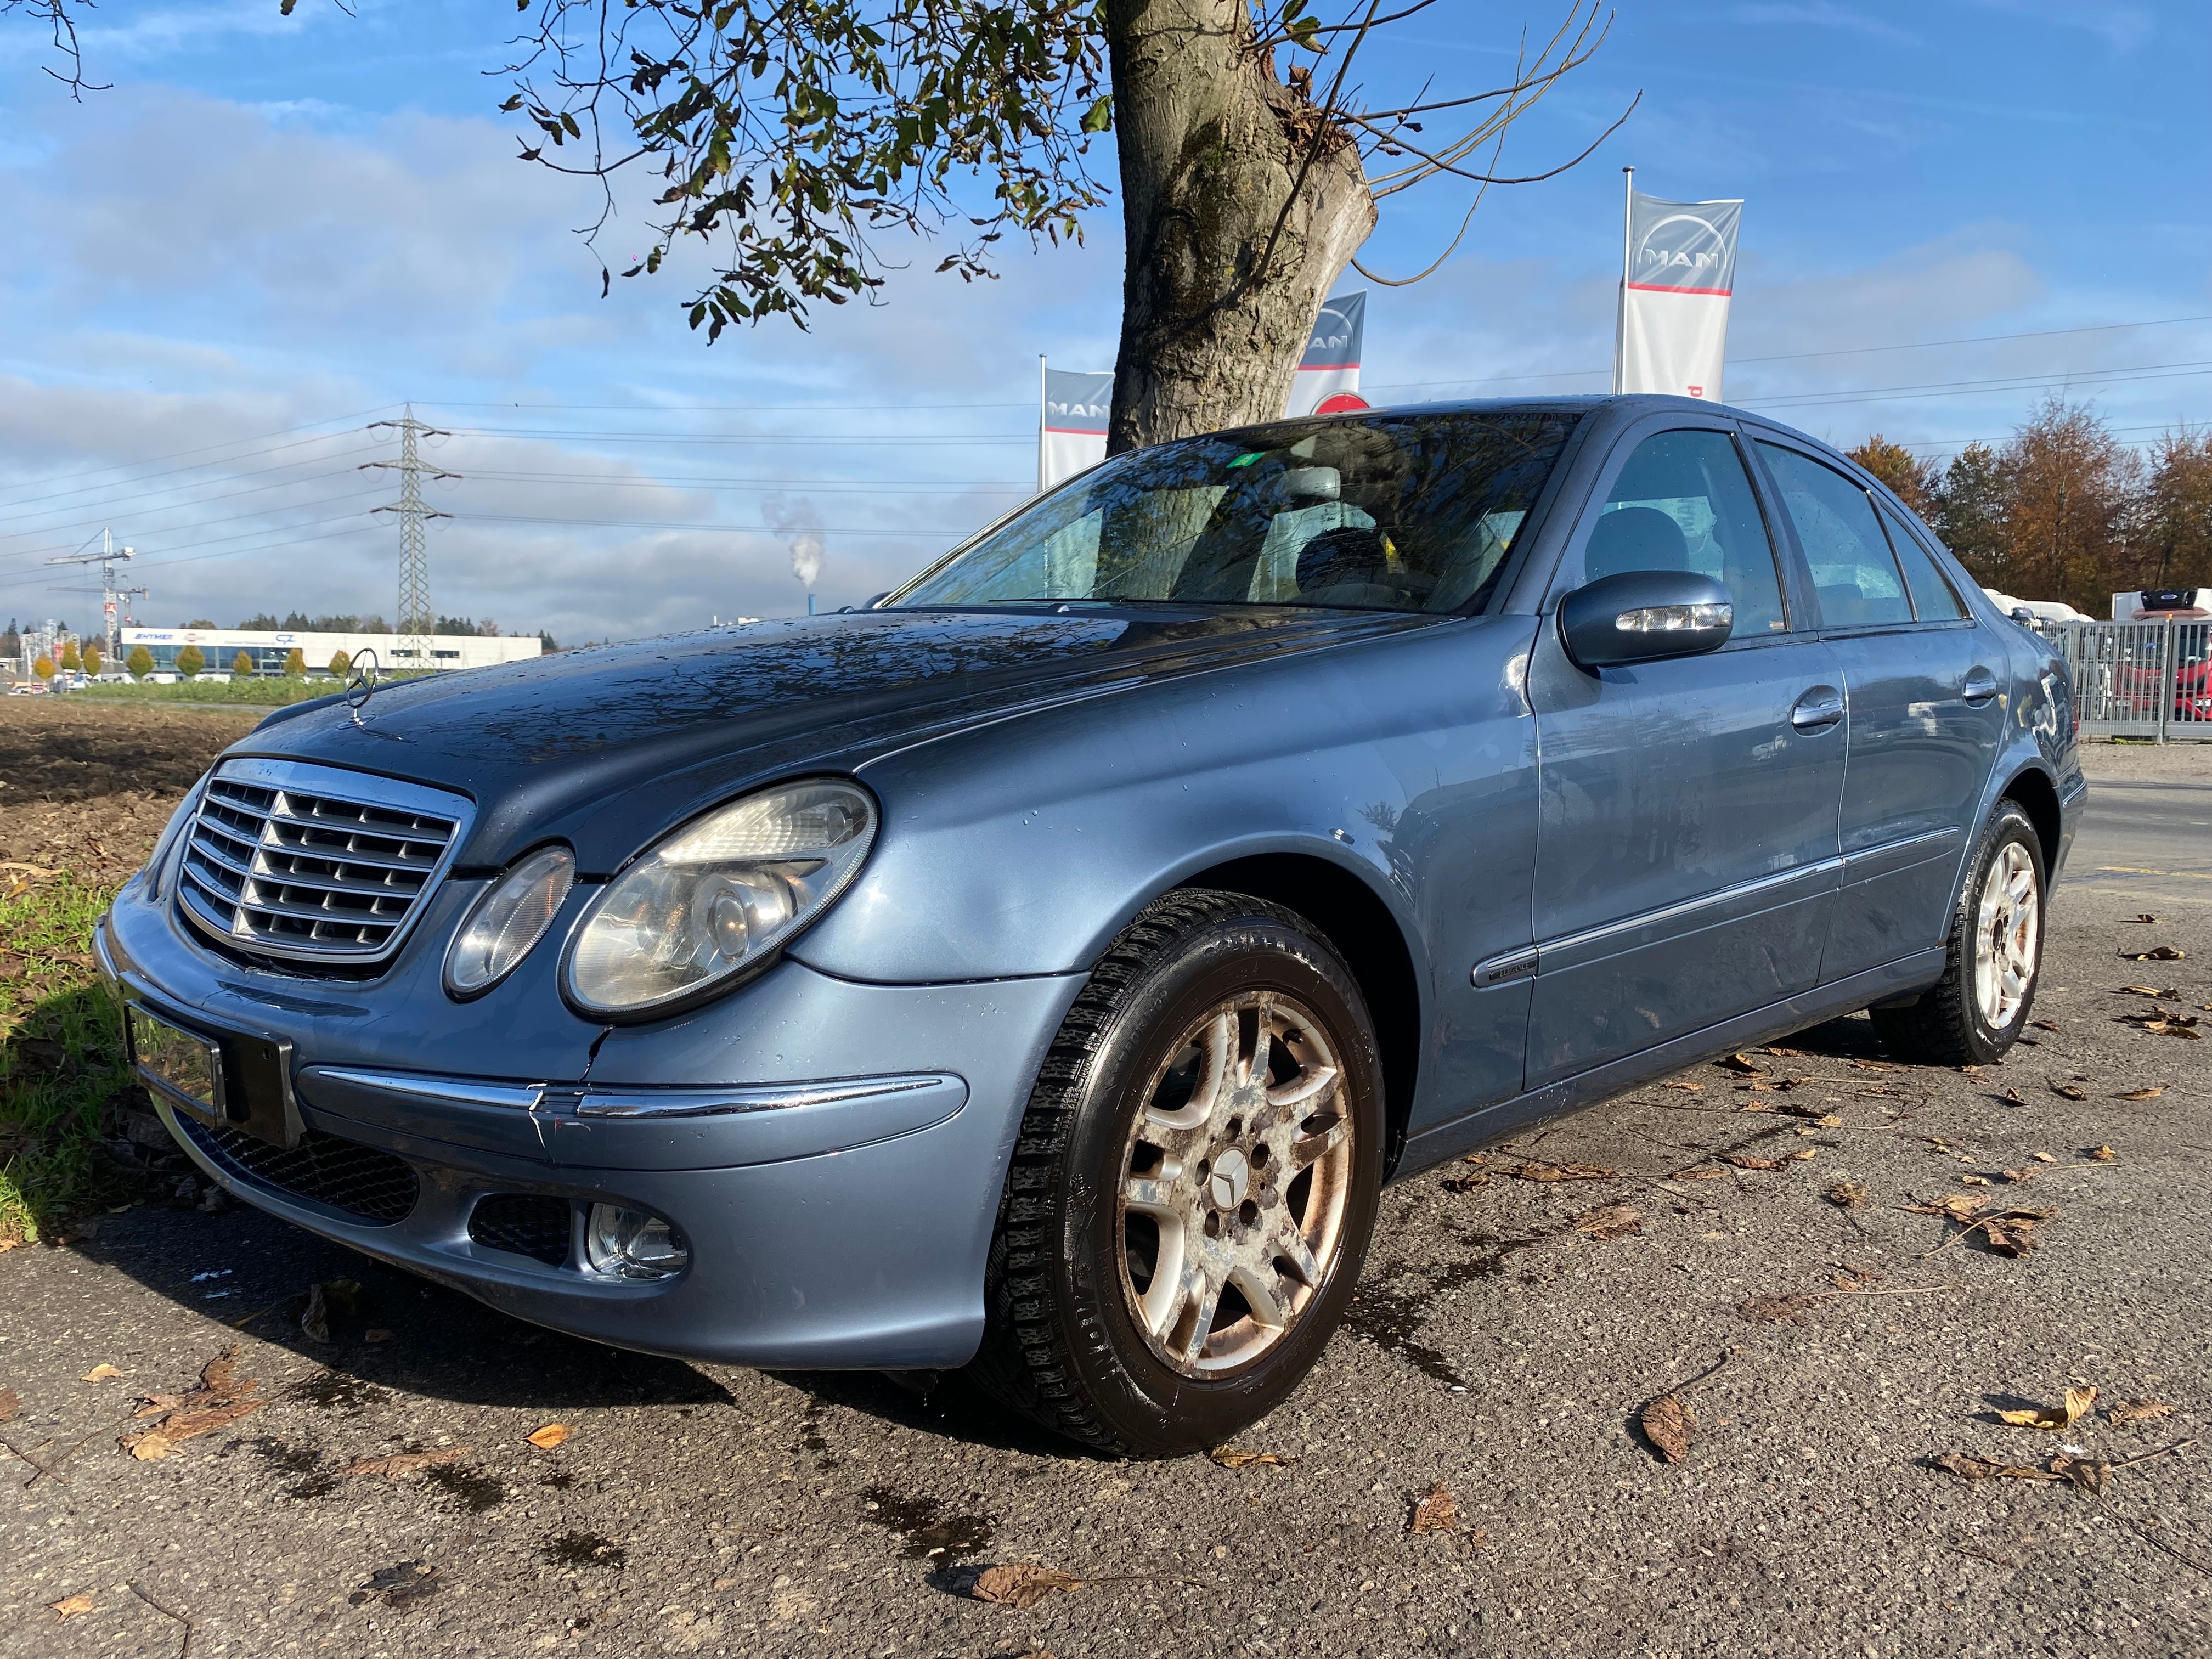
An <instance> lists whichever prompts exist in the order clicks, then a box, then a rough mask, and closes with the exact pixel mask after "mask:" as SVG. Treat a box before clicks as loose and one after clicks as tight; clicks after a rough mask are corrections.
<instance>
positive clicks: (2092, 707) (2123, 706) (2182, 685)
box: [2037, 622, 2212, 743]
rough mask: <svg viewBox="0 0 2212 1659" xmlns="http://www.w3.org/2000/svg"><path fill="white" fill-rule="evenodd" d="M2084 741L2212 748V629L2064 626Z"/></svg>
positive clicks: (2053, 633)
mask: <svg viewBox="0 0 2212 1659" xmlns="http://www.w3.org/2000/svg"><path fill="white" fill-rule="evenodd" d="M2037 631H2038V632H2039V633H2041V634H2043V635H2045V636H2046V637H2047V638H2049V639H2050V640H2051V641H2053V642H2054V643H2055V644H2056V645H2057V647H2058V648H2059V650H2060V652H2061V653H2063V655H2064V656H2065V659H2066V665H2067V667H2068V668H2069V669H2070V670H2071V671H2072V672H2073V676H2074V695H2075V697H2077V698H2078V699H2079V700H2080V702H2081V735H2082V736H2084V737H2100V738H2155V739H2156V740H2157V741H2159V742H2160V743H2166V742H2169V741H2182V742H2191V741H2196V742H2212V659H2208V654H2207V652H2208V646H2212V637H2208V636H2212V623H2203V622H2147V623H2108V622H2090V623H2051V624H2046V625H2045V626H2044V627H2042V628H2039V629H2038V630H2037Z"/></svg>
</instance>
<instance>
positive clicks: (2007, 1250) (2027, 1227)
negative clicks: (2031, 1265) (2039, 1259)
mask: <svg viewBox="0 0 2212 1659" xmlns="http://www.w3.org/2000/svg"><path fill="white" fill-rule="evenodd" d="M2057 1213H2058V1212H2057V1211H2056V1210H2007V1211H2006V1212H2004V1213H2003V1214H2002V1215H1998V1216H1992V1217H1990V1218H1989V1219H1988V1220H1987V1221H1985V1222H1984V1223H1983V1224H1982V1237H1984V1239H1986V1240H1988V1242H1989V1247H1990V1249H1992V1250H1995V1251H1996V1253H1997V1254H1998V1255H2010V1256H2022V1255H2033V1253H2034V1250H2035V1225H2036V1223H2038V1222H2039V1221H2046V1220H2048V1219H2050V1218H2051V1217H2052V1216H2054V1215H2056V1214H2057Z"/></svg>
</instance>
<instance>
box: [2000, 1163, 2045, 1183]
mask: <svg viewBox="0 0 2212 1659" xmlns="http://www.w3.org/2000/svg"><path fill="white" fill-rule="evenodd" d="M2000 1173H2002V1175H2003V1176H2004V1178H2005V1179H2006V1180H2007V1181H2009V1182H2013V1183H2014V1184H2015V1186H2019V1185H2023V1184H2025V1183H2026V1182H2031V1181H2033V1180H2034V1179H2035V1177H2036V1176H2037V1175H2038V1174H2039V1173H2040V1171H2039V1170H2032V1169H2029V1168H2028V1167H2027V1165H2026V1164H2022V1165H2021V1167H2020V1168H2019V1169H2017V1170H2002V1171H2001V1172H2000Z"/></svg>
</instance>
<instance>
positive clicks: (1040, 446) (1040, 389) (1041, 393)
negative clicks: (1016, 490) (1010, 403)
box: [1037, 351, 1045, 495]
mask: <svg viewBox="0 0 2212 1659" xmlns="http://www.w3.org/2000/svg"><path fill="white" fill-rule="evenodd" d="M1044 404H1045V377H1044V353H1042V351H1040V352H1038V353H1037V494H1038V495H1043V494H1044V489H1045V476H1044V441H1045V440H1044V415H1045V407H1044Z"/></svg>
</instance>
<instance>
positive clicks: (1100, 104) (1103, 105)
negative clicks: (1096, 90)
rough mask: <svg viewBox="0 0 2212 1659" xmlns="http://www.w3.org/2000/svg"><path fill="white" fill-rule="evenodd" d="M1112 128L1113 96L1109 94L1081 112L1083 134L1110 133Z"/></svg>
mask: <svg viewBox="0 0 2212 1659" xmlns="http://www.w3.org/2000/svg"><path fill="white" fill-rule="evenodd" d="M1113 128H1114V96H1113V94H1111V93H1109V94H1107V95H1106V96H1105V97H1103V98H1101V99H1100V100H1098V101H1097V103H1095V104H1093V105H1092V106H1091V107H1090V108H1089V109H1087V110H1085V112H1083V130H1084V131H1085V132H1110V131H1113Z"/></svg>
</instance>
